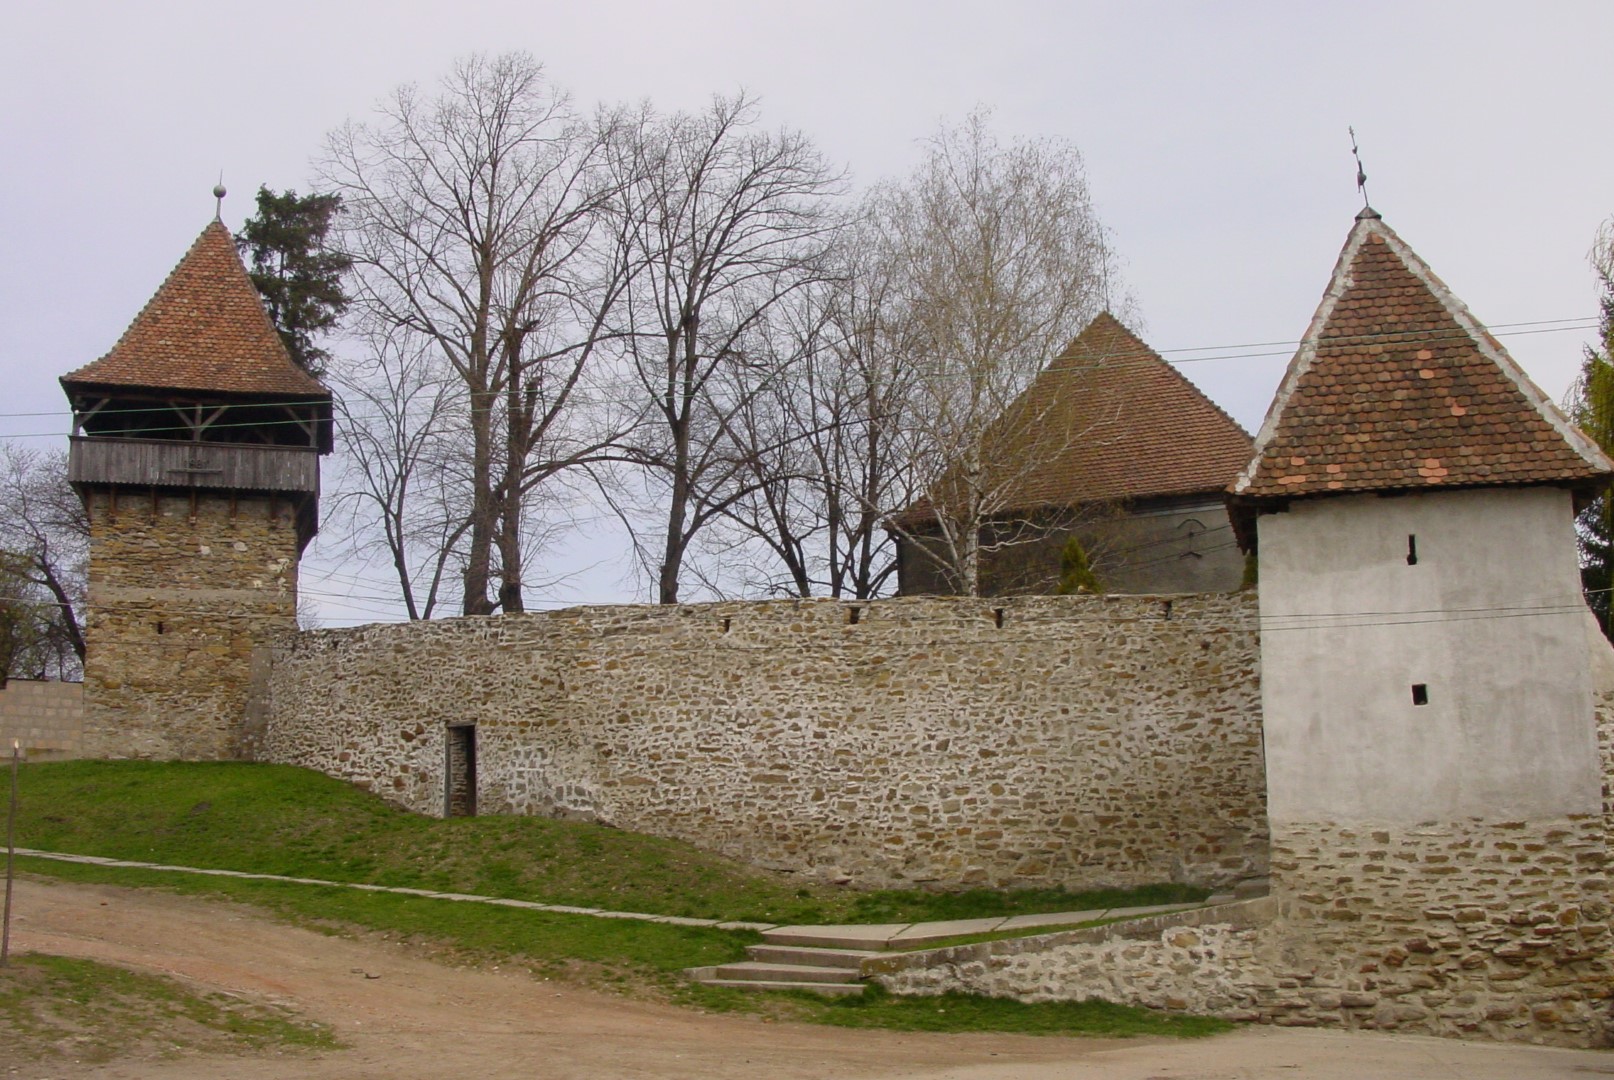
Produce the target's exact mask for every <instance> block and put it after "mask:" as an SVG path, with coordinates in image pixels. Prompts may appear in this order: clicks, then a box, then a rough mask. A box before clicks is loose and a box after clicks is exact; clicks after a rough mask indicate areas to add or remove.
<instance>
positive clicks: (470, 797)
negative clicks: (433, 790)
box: [443, 724, 476, 817]
mask: <svg viewBox="0 0 1614 1080" xmlns="http://www.w3.org/2000/svg"><path fill="white" fill-rule="evenodd" d="M444 741H445V748H446V751H447V762H446V774H445V776H444V784H443V794H444V807H443V814H444V816H445V817H475V816H476V725H475V724H453V725H451V726H450V727H449V729H448V732H447V738H446V739H445V740H444Z"/></svg>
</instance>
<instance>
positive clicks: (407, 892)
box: [17, 848, 1230, 952]
mask: <svg viewBox="0 0 1614 1080" xmlns="http://www.w3.org/2000/svg"><path fill="white" fill-rule="evenodd" d="M17 854H18V855H26V856H28V857H30V858H35V859H54V860H56V861H57V862H68V863H82V864H84V865H86V866H109V867H118V868H121V869H130V870H157V871H161V872H163V873H171V874H204V875H207V876H210V877H226V878H241V879H244V880H249V881H286V882H292V883H294V884H297V885H321V886H324V887H326V888H332V889H358V890H360V891H362V892H377V893H395V894H397V895H400V896H419V897H424V898H426V899H428V900H454V901H459V902H461V903H471V904H494V905H497V906H499V907H511V908H521V909H523V910H526V911H549V912H554V913H556V914H560V915H587V916H589V917H591V918H595V919H637V920H639V921H640V922H652V923H665V924H667V925H670V926H701V927H711V928H713V929H717V930H757V931H764V932H766V933H767V937H768V940H769V942H771V943H775V944H780V945H801V946H807V947H813V948H824V949H857V950H866V951H869V952H882V951H887V950H893V949H894V950H901V949H909V948H912V949H918V948H922V947H924V946H926V945H929V944H931V943H932V942H936V941H943V940H945V939H947V938H954V937H962V936H964V935H966V934H991V933H997V932H1000V931H1012V930H1031V929H1035V928H1037V927H1043V926H1070V925H1072V924H1075V923H1084V922H1092V921H1094V920H1097V919H1127V918H1141V917H1142V916H1145V915H1158V914H1161V913H1163V912H1167V911H1183V910H1186V909H1188V908H1194V907H1200V906H1201V905H1199V904H1164V905H1161V906H1158V907H1133V908H1108V909H1095V910H1092V911H1064V912H1057V913H1050V914H1043V915H1012V916H1009V917H1007V918H1003V917H997V918H990V919H958V920H953V921H950V922H923V923H881V924H877V925H862V924H851V925H845V926H780V925H778V924H776V923H763V922H745V921H741V920H732V919H731V920H724V919H690V918H685V917H683V916H680V915H647V914H643V913H641V912H633V911H608V910H606V909H604V908H591V907H573V906H570V905H567V904H540V903H538V902H537V901H534V900H509V899H506V898H504V897H501V896H477V895H474V894H472V893H452V892H434V891H432V890H431V889H410V888H405V887H403V886H398V885H365V884H360V883H357V882H352V881H325V880H322V879H320V878H302V877H287V876H285V875H282V874H253V873H248V872H246V871H242V870H210V869H206V868H203V867H198V866H170V865H168V864H167V863H153V862H139V861H136V860H133V859H106V858H102V857H100V856H99V855H68V854H64V853H62V852H59V851H36V850H34V849H32V848H18V849H17ZM1224 899H1230V897H1216V896H1213V897H1211V898H1210V899H1209V900H1207V901H1206V904H1212V903H1217V902H1220V901H1222V900H1224Z"/></svg>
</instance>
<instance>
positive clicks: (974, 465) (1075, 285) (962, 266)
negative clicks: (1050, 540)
mask: <svg viewBox="0 0 1614 1080" xmlns="http://www.w3.org/2000/svg"><path fill="white" fill-rule="evenodd" d="M988 119H989V118H988V116H987V115H986V114H985V113H983V112H980V111H977V112H976V113H974V114H972V115H971V116H970V117H968V118H967V119H966V120H965V121H964V122H963V124H961V125H960V126H958V127H952V128H943V129H942V130H941V131H940V132H938V133H937V134H936V135H935V136H934V137H933V138H932V139H931V141H930V148H929V154H928V155H927V157H926V159H925V161H924V162H923V163H922V164H921V165H920V167H919V168H918V169H917V170H916V171H915V172H914V173H913V174H912V175H911V176H909V177H908V178H907V179H906V180H904V181H903V182H901V183H897V184H890V185H886V186H884V187H882V188H880V189H877V190H876V191H875V192H874V194H873V197H872V200H871V210H870V222H871V227H872V228H873V229H874V230H875V231H876V233H877V236H878V239H877V241H876V243H877V244H878V252H879V260H880V263H881V272H882V273H883V274H884V275H885V276H886V277H887V280H888V281H889V286H888V289H887V291H886V292H885V294H884V296H883V298H882V300H881V313H880V321H881V323H882V324H883V325H884V327H885V332H886V333H887V334H889V335H891V336H892V338H893V340H894V342H895V344H894V346H893V351H894V352H895V353H897V354H898V355H900V356H902V357H903V360H902V362H903V363H904V364H906V365H908V366H907V368H906V370H908V371H911V372H912V374H913V380H912V383H911V392H912V393H913V394H914V395H915V397H914V399H913V400H912V401H911V402H910V403H909V411H908V413H907V414H906V415H907V416H908V417H909V418H910V419H911V420H913V421H914V423H915V424H916V425H917V426H916V427H914V428H913V429H912V430H910V431H909V432H908V433H907V434H906V438H907V441H908V444H909V445H908V450H909V452H911V453H912V454H913V455H914V458H913V464H914V468H915V470H916V472H917V474H918V475H917V479H918V480H919V481H920V482H921V483H922V485H923V488H924V490H925V492H926V496H925V499H924V500H922V501H921V502H920V503H918V504H916V505H914V506H911V507H908V508H907V512H905V513H897V514H894V515H893V516H892V517H891V518H890V519H889V521H890V523H891V525H892V527H893V528H895V529H897V530H898V532H899V533H901V534H903V535H904V536H905V538H906V539H907V540H909V541H911V543H912V550H913V551H914V552H915V553H916V554H917V555H920V556H921V557H924V558H929V559H932V560H934V561H936V562H937V563H938V564H939V565H940V566H941V567H942V568H943V569H944V570H945V572H946V574H947V576H948V577H949V578H950V579H952V580H953V581H954V582H955V583H956V585H957V587H958V588H959V591H961V592H965V593H968V594H975V593H978V592H979V589H980V583H981V555H982V552H983V550H985V551H991V550H996V549H1000V548H1004V547H1007V546H1011V545H1014V544H1018V543H1025V542H1027V541H1031V540H1036V539H1041V538H1043V537H1045V536H1046V535H1047V534H1048V531H1049V528H1050V526H1051V523H1050V521H1049V520H1048V519H1047V517H1046V515H1045V514H1041V513H1039V514H1034V515H1026V514H1021V513H1018V511H1021V510H1023V509H1025V507H1024V505H1023V504H1019V505H1017V502H1018V501H1019V500H1020V499H1021V498H1022V497H1023V495H1024V493H1025V492H1024V489H1025V483H1026V478H1027V477H1028V475H1029V474H1030V473H1031V472H1032V471H1034V470H1035V469H1037V468H1038V467H1040V466H1041V465H1043V464H1044V463H1045V462H1046V461H1047V460H1048V459H1049V458H1050V457H1052V456H1053V455H1055V454H1057V453H1058V452H1059V451H1060V449H1061V448H1063V447H1065V446H1068V445H1070V444H1071V443H1073V442H1075V441H1078V440H1080V439H1082V438H1083V437H1084V436H1086V435H1087V434H1088V433H1089V432H1090V431H1091V429H1092V428H1093V427H1095V426H1097V425H1098V424H1100V423H1101V422H1103V421H1104V419H1105V417H1104V416H1103V415H1102V413H1103V409H1104V407H1105V406H1104V404H1103V403H1102V402H1090V403H1085V404H1083V405H1082V406H1081V407H1073V403H1071V402H1069V401H1065V402H1061V401H1059V400H1056V399H1055V398H1054V397H1053V396H1052V395H1053V394H1054V393H1055V391H1056V390H1057V388H1058V387H1059V386H1060V385H1073V383H1072V382H1071V381H1070V380H1065V381H1064V382H1063V383H1061V381H1059V380H1047V381H1046V382H1047V392H1046V393H1043V394H1041V395H1040V396H1039V395H1031V396H1027V397H1022V394H1023V393H1024V391H1026V389H1027V388H1028V387H1029V386H1031V384H1032V381H1033V379H1035V377H1036V376H1037V374H1038V372H1039V371H1040V370H1041V369H1042V368H1043V365H1044V364H1045V363H1046V362H1047V361H1048V360H1049V359H1050V358H1051V357H1054V356H1055V355H1056V354H1057V353H1058V352H1059V350H1060V349H1061V348H1062V347H1063V346H1064V345H1065V344H1066V343H1067V342H1068V341H1070V340H1071V339H1072V338H1074V337H1075V335H1076V334H1077V332H1078V331H1079V330H1080V329H1081V328H1082V327H1083V326H1084V325H1085V324H1086V323H1087V322H1088V321H1089V320H1090V319H1091V318H1092V317H1093V316H1094V315H1096V314H1097V313H1098V311H1099V310H1100V309H1101V308H1102V307H1103V306H1105V304H1106V302H1107V297H1106V293H1107V292H1108V279H1109V267H1108V248H1107V245H1106V243H1105V241H1104V234H1103V230H1102V227H1101V226H1100V224H1099V222H1098V218H1097V215H1096V214H1095V212H1094V210H1093V206H1092V202H1091V199H1090V197H1089V194H1088V190H1087V182H1086V180H1085V177H1084V174H1083V168H1082V161H1081V156H1080V154H1079V153H1078V152H1077V150H1076V149H1075V147H1073V146H1071V145H1069V144H1066V143H1062V142H1056V141H1050V140H1040V141H1030V142H1017V143H1013V144H1011V145H1007V146H1005V145H1003V144H1001V143H999V141H998V140H997V139H996V138H995V137H994V136H993V134H992V132H991V130H990V128H989V125H988ZM885 509H887V510H897V509H899V508H896V507H886V508H885Z"/></svg>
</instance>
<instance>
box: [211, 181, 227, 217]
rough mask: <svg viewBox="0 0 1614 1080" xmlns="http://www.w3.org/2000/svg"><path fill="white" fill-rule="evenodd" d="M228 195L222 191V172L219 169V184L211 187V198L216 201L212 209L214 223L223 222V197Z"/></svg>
mask: <svg viewBox="0 0 1614 1080" xmlns="http://www.w3.org/2000/svg"><path fill="white" fill-rule="evenodd" d="M228 194H229V192H227V191H225V190H224V170H223V169H220V170H219V182H218V183H216V184H214V185H213V197H214V198H215V199H217V200H218V203H217V205H215V206H214V208H213V220H214V221H223V220H224V196H226V195H228Z"/></svg>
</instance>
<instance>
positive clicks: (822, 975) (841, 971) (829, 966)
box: [687, 934, 880, 997]
mask: <svg viewBox="0 0 1614 1080" xmlns="http://www.w3.org/2000/svg"><path fill="white" fill-rule="evenodd" d="M763 937H764V938H766V937H767V934H764V935H763ZM746 952H747V953H749V954H750V957H751V959H749V960H743V961H741V962H740V963H737V964H718V965H717V966H715V967H705V968H691V969H690V970H689V971H688V972H687V974H688V975H689V977H690V978H692V979H694V980H695V981H696V982H699V983H704V984H705V985H707V986H732V987H736V988H739V989H745V990H806V991H808V992H809V993H813V994H823V995H825V996H826V997H841V996H844V995H849V994H861V993H863V974H862V968H863V961H864V960H866V959H868V958H869V957H871V956H878V955H880V954H879V953H877V952H871V951H868V950H865V949H839V948H816V947H812V946H803V945H772V944H768V943H767V942H766V941H765V942H764V943H763V944H761V945H753V946H751V947H750V948H749V949H747V950H746Z"/></svg>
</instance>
